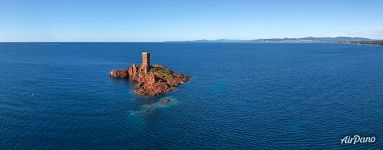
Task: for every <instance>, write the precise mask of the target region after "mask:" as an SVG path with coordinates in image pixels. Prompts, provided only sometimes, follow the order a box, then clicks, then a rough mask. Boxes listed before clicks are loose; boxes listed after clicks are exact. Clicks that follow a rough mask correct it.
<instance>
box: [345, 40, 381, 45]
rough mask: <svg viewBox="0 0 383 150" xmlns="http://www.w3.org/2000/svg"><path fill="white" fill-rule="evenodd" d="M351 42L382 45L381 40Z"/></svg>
mask: <svg viewBox="0 0 383 150" xmlns="http://www.w3.org/2000/svg"><path fill="white" fill-rule="evenodd" d="M351 43H352V44H368V45H383V40H370V41H353V42H351Z"/></svg>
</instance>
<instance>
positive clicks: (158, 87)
mask: <svg viewBox="0 0 383 150" xmlns="http://www.w3.org/2000/svg"><path fill="white" fill-rule="evenodd" d="M146 68H149V69H148V70H146ZM109 75H110V76H111V77H112V78H119V79H129V80H131V81H134V82H135V86H134V92H135V93H137V94H138V95H142V96H157V95H160V94H162V93H166V92H169V91H172V90H174V89H175V88H176V87H177V86H178V85H180V84H182V83H185V82H187V81H189V79H190V77H189V76H186V75H183V74H180V73H176V72H174V71H172V70H170V69H169V68H167V67H165V66H163V65H160V64H154V65H150V66H149V67H147V66H144V65H136V64H133V65H132V66H130V67H129V68H128V69H124V70H112V71H111V72H110V73H109Z"/></svg>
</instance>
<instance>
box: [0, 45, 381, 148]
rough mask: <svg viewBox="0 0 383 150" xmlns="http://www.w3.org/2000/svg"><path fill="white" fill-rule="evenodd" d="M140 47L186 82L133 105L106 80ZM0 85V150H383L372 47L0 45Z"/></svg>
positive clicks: (120, 84) (377, 57)
mask: <svg viewBox="0 0 383 150" xmlns="http://www.w3.org/2000/svg"><path fill="white" fill-rule="evenodd" d="M144 50H145V51H149V52H151V62H152V63H159V64H163V65H165V66H167V67H169V68H171V69H172V70H174V71H176V72H180V73H183V74H186V75H190V76H191V77H192V79H191V80H190V81H189V82H187V83H186V84H183V85H181V86H179V87H178V88H177V89H176V90H175V91H173V92H170V93H167V94H164V95H161V96H158V97H140V96H137V95H136V94H134V92H133V91H132V87H133V85H132V83H131V82H129V81H125V80H116V79H111V78H110V77H109V76H108V73H109V71H111V70H113V69H124V68H127V67H129V66H130V65H132V64H134V63H135V64H139V63H141V52H142V51H144ZM0 87H1V88H0V149H1V150H8V149H15V150H16V149H17V150H19V149H38V150H44V149H46V150H51V149H109V150H110V149H172V150H180V149H293V150H295V149H378V148H383V142H382V141H383V118H382V116H383V47H382V46H369V45H349V44H292V43H291V44H271V43H265V44H260V43H0ZM163 98H166V99H171V101H172V102H171V103H170V104H162V103H160V102H159V101H160V99H163ZM354 135H360V136H369V137H372V136H373V137H375V138H376V141H375V142H374V143H357V144H355V145H354V144H341V139H342V138H344V137H345V136H354Z"/></svg>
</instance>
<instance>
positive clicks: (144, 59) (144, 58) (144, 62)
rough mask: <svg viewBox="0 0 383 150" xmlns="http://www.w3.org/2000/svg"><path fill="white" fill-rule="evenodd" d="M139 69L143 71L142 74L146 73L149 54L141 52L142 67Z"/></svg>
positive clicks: (148, 65) (148, 67)
mask: <svg viewBox="0 0 383 150" xmlns="http://www.w3.org/2000/svg"><path fill="white" fill-rule="evenodd" d="M141 69H142V70H143V71H144V73H145V74H146V73H148V72H149V70H150V53H149V52H142V65H141Z"/></svg>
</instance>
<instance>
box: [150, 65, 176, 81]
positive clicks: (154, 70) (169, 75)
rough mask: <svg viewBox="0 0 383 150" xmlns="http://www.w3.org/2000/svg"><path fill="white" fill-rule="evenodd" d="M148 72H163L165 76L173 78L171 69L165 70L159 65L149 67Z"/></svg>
mask: <svg viewBox="0 0 383 150" xmlns="http://www.w3.org/2000/svg"><path fill="white" fill-rule="evenodd" d="M150 72H153V73H155V72H157V73H159V74H163V75H164V76H165V77H166V78H170V79H173V78H174V75H173V73H172V72H171V71H169V70H165V69H163V68H160V67H152V68H150Z"/></svg>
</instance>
